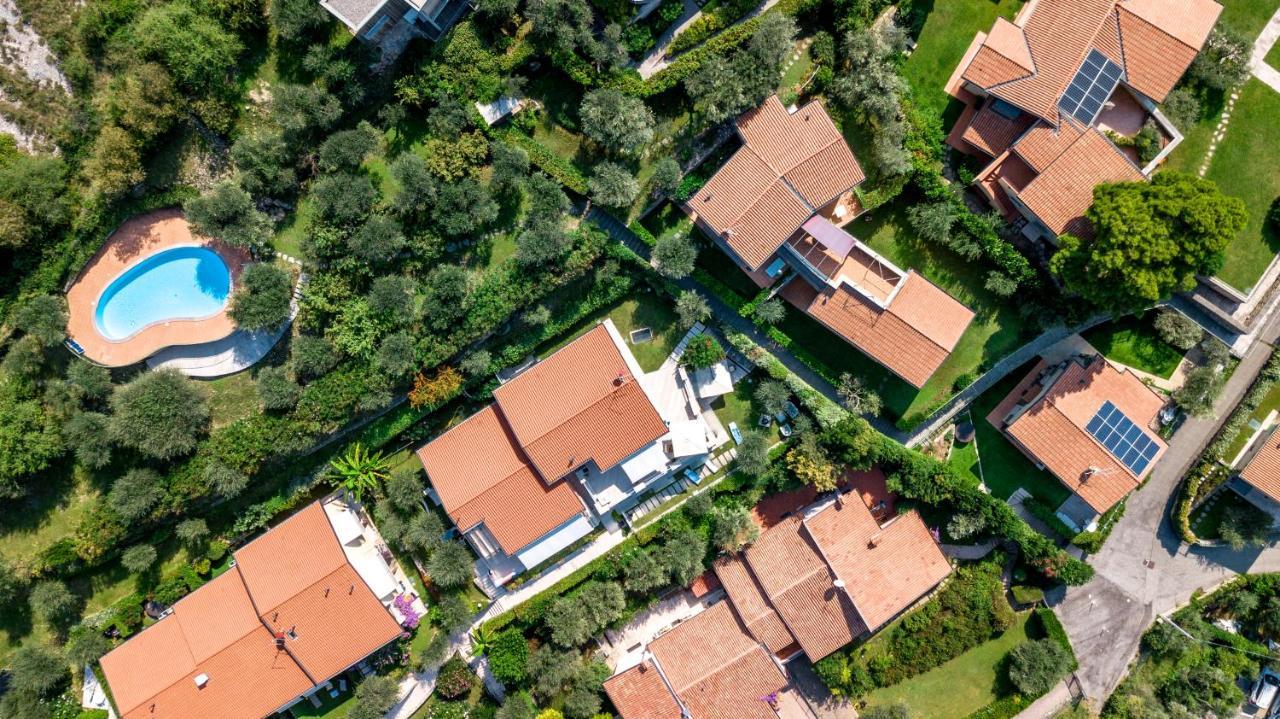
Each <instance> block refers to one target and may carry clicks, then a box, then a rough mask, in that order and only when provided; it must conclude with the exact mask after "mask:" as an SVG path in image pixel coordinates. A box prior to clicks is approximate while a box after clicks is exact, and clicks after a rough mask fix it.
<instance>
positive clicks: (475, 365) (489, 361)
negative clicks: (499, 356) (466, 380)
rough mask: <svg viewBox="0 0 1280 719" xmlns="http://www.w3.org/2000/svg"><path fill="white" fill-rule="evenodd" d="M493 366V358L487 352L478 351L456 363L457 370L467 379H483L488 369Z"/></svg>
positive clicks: (483, 350)
mask: <svg viewBox="0 0 1280 719" xmlns="http://www.w3.org/2000/svg"><path fill="white" fill-rule="evenodd" d="M492 365H493V356H492V355H490V354H489V350H486V349H478V350H475V351H474V352H472V353H471V354H469V355H467V356H466V357H463V358H462V361H460V362H458V369H459V370H461V371H462V373H463V374H464V375H466V376H468V377H483V376H485V375H487V374H489V367H490V366H492Z"/></svg>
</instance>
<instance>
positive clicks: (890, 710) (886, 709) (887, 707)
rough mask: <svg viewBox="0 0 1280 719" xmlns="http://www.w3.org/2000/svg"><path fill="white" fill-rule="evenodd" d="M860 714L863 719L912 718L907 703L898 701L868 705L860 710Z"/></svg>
mask: <svg viewBox="0 0 1280 719" xmlns="http://www.w3.org/2000/svg"><path fill="white" fill-rule="evenodd" d="M858 716H859V717H861V719H911V710H910V708H908V707H907V705H906V704H903V703H902V702H897V703H894V704H880V705H878V706H873V707H868V708H867V709H866V710H864V711H861V712H859V713H858Z"/></svg>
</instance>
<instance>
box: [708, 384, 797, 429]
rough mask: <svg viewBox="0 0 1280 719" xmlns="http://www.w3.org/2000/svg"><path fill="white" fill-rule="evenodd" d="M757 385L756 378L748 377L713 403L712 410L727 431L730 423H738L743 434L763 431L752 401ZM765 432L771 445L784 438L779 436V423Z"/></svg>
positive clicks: (770, 426) (758, 413) (757, 411)
mask: <svg viewBox="0 0 1280 719" xmlns="http://www.w3.org/2000/svg"><path fill="white" fill-rule="evenodd" d="M756 385H757V382H756V381H755V377H753V376H747V377H746V378H744V379H743V380H742V381H741V382H739V383H738V384H737V385H736V386H734V388H733V392H730V393H729V394H726V395H721V396H719V397H717V398H716V399H715V401H713V402H712V403H711V409H712V411H714V412H715V413H716V417H718V418H719V419H720V424H723V425H724V428H725V431H728V430H729V423H730V422H737V423H738V429H740V430H742V431H743V432H746V431H748V430H755V429H761V428H760V427H758V426H757V424H756V423H757V421H758V420H759V418H760V411H759V410H757V409H755V408H754V407H753V406H752V405H753V403H752V399H751V398H752V394H753V393H754V392H755V388H756ZM763 431H764V432H765V433H766V435H767V436H768V438H769V444H771V445H772V444H773V443H775V442H777V441H779V440H780V439H781V438H782V436H781V435H780V434H778V425H777V423H774V424H771V425H769V427H768V428H767V429H763Z"/></svg>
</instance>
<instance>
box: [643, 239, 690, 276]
mask: <svg viewBox="0 0 1280 719" xmlns="http://www.w3.org/2000/svg"><path fill="white" fill-rule="evenodd" d="M653 260H654V263H655V266H656V267H657V270H658V272H659V273H661V274H663V275H665V276H667V277H670V278H672V279H680V278H682V277H688V276H689V274H690V273H692V272H693V266H694V263H695V262H697V260H698V248H697V247H696V246H694V244H693V242H692V241H691V240H690V239H689V238H688V237H686V236H684V235H682V234H670V235H667V236H665V237H661V238H659V239H658V242H657V244H655V245H654V247H653Z"/></svg>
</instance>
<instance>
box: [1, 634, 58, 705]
mask: <svg viewBox="0 0 1280 719" xmlns="http://www.w3.org/2000/svg"><path fill="white" fill-rule="evenodd" d="M69 679H70V676H69V675H68V672H67V661H66V658H65V657H63V656H62V653H61V652H59V651H58V650H57V649H56V648H54V647H49V646H43V645H40V644H27V645H26V646H23V647H21V648H20V649H18V650H16V651H14V653H13V654H11V655H9V689H10V690H12V691H15V692H19V693H24V694H31V695H34V696H48V695H51V694H52V693H53V691H54V690H55V689H57V688H58V687H61V686H63V685H64V683H65V682H67V681H68V680H69Z"/></svg>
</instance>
